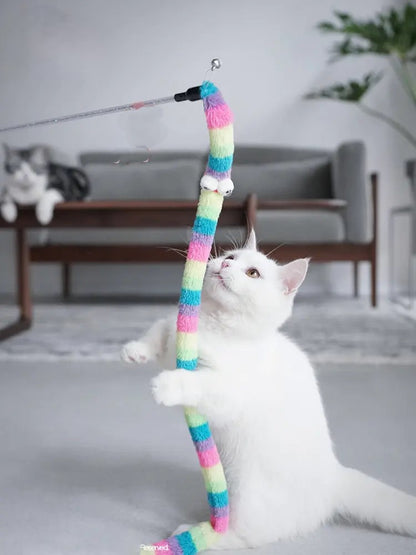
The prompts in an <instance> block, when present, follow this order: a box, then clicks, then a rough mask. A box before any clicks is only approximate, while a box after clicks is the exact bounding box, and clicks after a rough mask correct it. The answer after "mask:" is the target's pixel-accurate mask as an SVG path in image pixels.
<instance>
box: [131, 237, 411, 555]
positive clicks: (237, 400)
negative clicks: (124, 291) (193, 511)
mask: <svg viewBox="0 0 416 555" xmlns="http://www.w3.org/2000/svg"><path fill="white" fill-rule="evenodd" d="M227 255H228V256H230V255H231V256H233V257H234V258H233V259H227V258H226V256H227ZM307 266H308V260H306V259H301V260H297V261H294V262H292V263H290V264H287V265H285V266H278V265H277V264H275V263H274V262H273V261H271V260H269V259H267V258H266V257H265V256H264V255H263V254H261V253H260V252H257V251H256V250H255V237H254V234H252V235H251V236H250V239H249V242H248V245H246V248H245V249H242V250H235V251H231V252H230V253H227V254H226V255H225V256H221V257H219V258H216V259H214V260H211V262H210V263H209V266H208V270H207V274H206V278H205V283H204V289H203V297H202V306H201V313H200V323H199V354H200V358H199V369H198V371H197V372H189V371H186V370H174V368H175V324H176V319H175V317H174V316H173V317H172V318H168V319H166V320H161V321H159V322H157V323H156V324H155V325H154V326H153V327H152V328H151V329H150V330H149V332H148V333H147V334H146V335H145V336H144V337H142V338H141V339H140V340H139V341H132V342H130V343H127V344H126V345H125V346H124V347H123V349H122V358H123V359H124V360H125V361H128V362H132V361H134V362H138V363H144V362H147V361H149V360H157V361H158V362H159V363H160V365H161V367H162V368H166V369H169V370H165V371H163V372H161V373H160V374H159V375H158V376H157V377H156V378H154V379H153V381H152V389H153V395H154V398H155V400H156V402H157V403H160V404H163V405H166V406H172V405H185V406H186V405H189V406H195V407H197V408H198V410H199V411H200V412H202V413H203V414H205V415H206V417H207V418H208V420H209V422H210V425H211V428H212V432H213V435H214V438H215V440H216V442H217V446H218V448H219V451H220V455H221V460H222V462H223V465H224V469H225V474H226V477H227V481H228V487H229V494H230V509H231V515H230V529H229V531H228V532H227V533H226V534H225V535H224V536H223V537H222V538H221V539H220V540H219V542H218V543H217V545H216V546H215V549H228V548H243V547H248V546H249V547H254V546H260V545H262V544H266V543H269V542H274V541H276V540H279V539H282V538H292V537H295V536H297V535H302V534H305V533H308V532H311V531H312V530H314V529H316V528H317V527H318V526H319V525H320V524H322V523H324V522H326V521H328V520H329V519H331V518H332V517H333V516H335V515H336V514H340V515H344V516H347V517H352V518H353V519H356V520H358V521H360V522H366V523H370V524H374V525H376V526H379V527H381V528H383V529H385V530H389V531H394V532H398V533H408V534H414V535H416V498H415V497H412V496H410V495H407V494H405V493H403V492H401V491H399V490H397V489H394V488H392V487H390V486H387V485H385V484H383V483H381V482H379V481H377V480H375V479H373V478H370V477H368V476H366V475H365V474H363V473H361V472H359V471H357V470H354V469H351V468H346V467H344V466H342V465H341V464H340V463H339V462H338V460H337V458H336V456H335V454H334V450H333V447H332V444H331V438H330V435H329V431H328V425H327V421H326V418H325V413H324V409H323V405H322V400H321V396H320V393H319V389H318V385H317V381H316V378H315V374H314V370H313V368H312V366H311V364H310V362H309V360H308V357H307V356H306V354H305V353H303V352H302V351H301V349H300V348H299V347H297V346H296V345H295V344H294V343H293V342H292V341H291V340H289V339H288V338H287V337H285V336H284V335H283V334H281V333H280V332H279V331H277V330H278V328H279V326H281V325H282V324H283V322H284V321H286V319H287V318H288V317H289V316H290V315H291V312H292V306H293V299H294V296H295V294H296V291H297V289H298V287H299V286H300V284H301V283H302V281H303V279H304V277H305V274H306V271H307ZM253 267H254V268H256V269H257V270H258V271H259V273H260V277H259V278H253V277H249V276H248V275H247V274H246V272H247V270H248V269H249V268H253ZM351 417H352V418H353V416H351ZM188 527H189V526H188V525H184V526H182V527H180V528H179V529H178V531H183V530H185V529H187V528H188ZM178 531H176V532H178Z"/></svg>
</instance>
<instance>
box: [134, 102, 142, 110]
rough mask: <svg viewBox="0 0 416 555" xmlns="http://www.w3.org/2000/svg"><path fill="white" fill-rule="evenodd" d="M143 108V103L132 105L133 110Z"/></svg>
mask: <svg viewBox="0 0 416 555" xmlns="http://www.w3.org/2000/svg"><path fill="white" fill-rule="evenodd" d="M143 106H144V104H143V102H135V103H134V104H132V108H133V110H140V108H143Z"/></svg>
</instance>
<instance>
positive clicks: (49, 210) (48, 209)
mask: <svg viewBox="0 0 416 555" xmlns="http://www.w3.org/2000/svg"><path fill="white" fill-rule="evenodd" d="M53 208H54V207H53V205H52V206H51V205H50V204H49V203H47V202H42V201H41V202H39V204H37V205H36V217H37V219H38V221H39V223H41V224H42V225H48V224H49V223H50V222H51V220H52V218H53Z"/></svg>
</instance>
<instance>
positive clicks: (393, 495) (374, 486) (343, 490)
mask: <svg viewBox="0 0 416 555" xmlns="http://www.w3.org/2000/svg"><path fill="white" fill-rule="evenodd" d="M338 495H339V496H338V499H337V513H338V514H340V515H343V516H345V517H352V518H353V519H354V520H358V521H360V522H365V523H368V524H373V525H376V526H378V527H380V528H382V529H383V530H387V531H389V532H396V533H400V534H409V535H412V536H416V497H413V496H411V495H408V494H406V493H404V492H402V491H400V490H398V489H396V488H393V487H391V486H388V485H386V484H383V483H382V482H379V481H378V480H376V479H374V478H371V477H370V476H367V475H366V474H363V473H362V472H359V471H358V470H354V469H353V468H345V467H341V468H340V482H339V488H338Z"/></svg>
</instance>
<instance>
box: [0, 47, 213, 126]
mask: <svg viewBox="0 0 416 555" xmlns="http://www.w3.org/2000/svg"><path fill="white" fill-rule="evenodd" d="M220 67H221V60H219V58H214V59H213V60H211V67H210V70H211V71H214V70H215V69H220ZM208 71H209V70H208ZM200 99H201V96H200V87H199V86H198V87H191V88H189V89H188V90H187V91H185V92H182V93H176V94H174V95H172V96H164V97H161V98H152V99H151V100H143V101H141V102H132V103H130V104H119V105H118V106H109V107H107V108H96V109H95V110H88V111H87V112H78V113H77V114H70V115H68V116H59V117H56V118H47V119H41V120H37V121H32V122H27V123H19V124H17V125H9V126H7V127H1V128H0V133H5V132H6V131H16V130H18V129H29V128H30V127H41V126H42V125H52V124H54V123H64V122H66V121H76V120H80V119H87V118H94V117H96V116H105V115H107V114H117V113H119V112H130V111H132V110H140V108H151V107H153V106H159V105H160V104H168V103H170V102H183V101H184V100H190V101H191V102H193V101H195V100H200Z"/></svg>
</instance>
